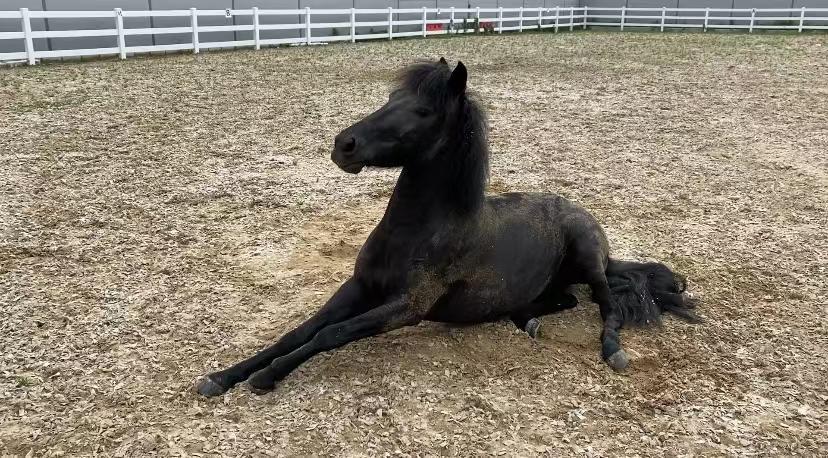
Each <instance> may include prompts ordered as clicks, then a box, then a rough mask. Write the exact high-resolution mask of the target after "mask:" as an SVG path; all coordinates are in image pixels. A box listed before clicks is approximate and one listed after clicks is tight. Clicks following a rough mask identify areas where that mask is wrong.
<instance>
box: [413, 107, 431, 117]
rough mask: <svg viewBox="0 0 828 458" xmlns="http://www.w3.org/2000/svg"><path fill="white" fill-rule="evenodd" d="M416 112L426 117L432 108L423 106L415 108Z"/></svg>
mask: <svg viewBox="0 0 828 458" xmlns="http://www.w3.org/2000/svg"><path fill="white" fill-rule="evenodd" d="M414 112H415V113H417V115H418V116H422V117H426V116H428V115H430V114H431V110H429V109H428V108H422V107H421V108H417V109H415V110H414Z"/></svg>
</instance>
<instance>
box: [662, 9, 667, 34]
mask: <svg viewBox="0 0 828 458" xmlns="http://www.w3.org/2000/svg"><path fill="white" fill-rule="evenodd" d="M666 18H667V7H666V6H662V7H661V31H662V32H663V31H664V20H665V19H666Z"/></svg>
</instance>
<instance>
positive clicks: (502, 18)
mask: <svg viewBox="0 0 828 458" xmlns="http://www.w3.org/2000/svg"><path fill="white" fill-rule="evenodd" d="M645 13H649V14H645ZM668 13H669V14H668ZM737 13H738V14H739V15H736V16H734V14H737ZM784 13H787V15H784ZM767 14H770V16H767ZM366 15H372V16H373V17H372V18H369V19H373V20H364V19H365V16H366ZM377 15H382V16H381V17H382V19H381V20H377ZM395 15H396V19H395ZM400 15H408V16H412V15H414V16H415V17H416V18H415V19H405V20H400V19H399V16H400ZM429 15H431V17H429ZM270 16H297V17H299V21H298V22H297V23H293V24H291V23H287V24H263V23H262V22H261V19H262V18H263V17H270ZM314 16H316V17H319V16H326V18H325V22H313V19H314ZM330 16H338V17H341V20H337V21H334V22H332V21H331V20H330V19H329V17H330ZM151 17H154V18H158V17H165V18H183V19H185V20H187V21H188V22H189V24H188V25H186V26H177V27H150V28H146V27H141V28H126V27H124V18H151ZM200 17H225V18H237V17H247V18H249V19H250V24H246V25H211V26H199V25H198V19H199V18H200ZM62 18H111V19H112V28H105V29H88V30H51V31H33V30H32V24H31V20H32V19H62ZM360 18H362V19H363V20H361V21H360V20H358V19H360ZM0 19H17V20H19V21H20V31H19V32H0V40H22V41H23V49H24V51H23V52H11V53H0V61H10V60H11V61H14V60H23V61H26V62H28V63H29V64H31V65H33V64H35V63H36V62H37V60H38V59H46V58H58V57H80V56H105V55H119V56H120V58H121V59H126V58H127V56H128V55H130V54H139V53H148V52H159V51H183V50H191V51H193V52H194V53H198V52H199V51H200V50H201V49H213V48H233V47H253V48H255V49H260V48H261V47H262V46H275V45H285V44H294V45H297V44H304V45H310V44H316V43H324V42H334V41H350V42H352V43H353V42H355V41H357V40H372V39H388V40H392V39H394V38H400V37H413V36H421V37H427V36H430V35H440V34H454V33H458V34H459V33H477V32H495V33H503V32H504V31H519V32H523V31H527V30H538V29H554V31H555V32H558V31H559V30H562V29H563V30H566V29H568V30H574V28H575V27H578V28H587V27H588V26H604V27H619V28H620V29H621V30H624V28H625V27H653V28H659V29H660V30H661V31H664V29H665V28H701V29H703V30H705V31H707V30H709V29H747V30H748V31H749V32H751V33H752V32H753V31H754V30H763V29H779V30H786V29H787V30H797V31H798V32H803V31H805V30H828V8H807V7H802V8H750V9H745V8H737V9H726V8H667V7H663V8H627V7H620V8H599V7H589V6H583V7H555V8H503V7H500V8H426V7H423V8H402V9H397V8H390V7H389V8H384V9H354V8H350V9H311V8H309V7H307V8H302V9H293V10H269V9H259V8H255V7H254V8H251V9H225V10H199V9H197V8H190V9H188V10H160V11H159V10H154V11H124V10H122V9H120V8H115V9H114V10H111V11H29V10H28V9H27V8H21V9H20V10H19V11H0ZM680 21H681V22H680ZM435 26H437V27H435ZM444 26H445V27H444ZM365 27H370V28H373V27H386V28H387V29H386V30H385V31H384V32H381V33H375V32H374V31H373V30H372V31H371V32H370V33H360V28H363V30H364V28H365ZM395 27H396V30H395ZM401 27H407V28H409V29H411V28H414V30H407V31H401V30H400V28H401ZM325 28H327V29H330V30H329V33H328V34H327V35H321V34H320V35H317V34H316V33H314V32H315V31H318V30H319V29H325ZM339 28H342V29H346V30H348V31H349V32H348V33H346V34H344V35H340V34H338V33H335V31H336V30H338V29H339ZM271 30H297V31H300V33H301V35H302V36H300V37H292V38H273V39H263V38H262V37H261V32H262V31H271ZM212 32H234V33H235V32H251V33H252V35H253V38H252V39H248V40H239V39H235V40H232V41H202V39H201V38H202V37H201V36H200V35H201V34H204V33H212ZM165 34H189V35H191V37H192V38H191V41H190V42H189V43H180V44H162V45H152V46H127V45H126V37H129V36H137V35H153V36H156V35H165ZM107 36H111V37H112V40H113V41H112V46H111V47H105V48H89V49H64V50H54V51H52V50H48V51H46V50H37V49H35V46H34V40H35V39H39V38H59V37H61V38H63V37H76V38H77V37H107ZM234 36H235V35H234Z"/></svg>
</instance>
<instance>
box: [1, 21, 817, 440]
mask: <svg viewBox="0 0 828 458" xmlns="http://www.w3.org/2000/svg"><path fill="white" fill-rule="evenodd" d="M441 55H444V56H446V57H447V58H448V59H449V60H450V61H451V62H454V61H456V60H457V59H461V60H463V61H464V63H466V65H467V66H468V67H469V71H470V86H471V88H472V89H473V90H474V91H476V92H477V94H478V96H479V97H480V99H482V100H483V102H484V106H485V107H486V108H487V110H488V112H489V118H490V124H491V135H490V137H491V144H492V151H493V158H492V163H493V164H492V180H491V191H492V192H500V191H505V190H519V191H523V190H526V191H530V190H531V191H553V192H558V193H561V194H563V195H565V196H567V197H569V198H571V199H573V200H576V201H578V202H580V203H582V204H583V205H584V206H586V207H587V208H589V209H590V210H591V211H593V212H594V214H595V215H596V216H597V217H598V219H599V220H601V221H602V222H603V224H604V225H605V227H606V230H607V232H608V235H609V237H610V241H611V243H612V246H613V250H614V254H615V256H618V257H622V258H631V259H658V260H662V261H664V262H666V263H668V264H670V265H671V266H673V267H675V268H677V269H678V270H680V271H682V272H683V273H685V274H687V276H688V277H689V279H690V289H691V290H692V291H693V293H694V294H695V295H696V296H697V297H699V298H700V299H701V300H702V303H701V305H700V308H699V312H700V313H701V314H702V315H703V316H704V317H705V318H706V320H707V321H706V323H705V324H703V325H695V326H694V325H690V324H686V323H684V322H681V321H679V320H676V319H672V318H667V319H666V320H665V323H664V326H663V327H662V328H661V329H627V330H624V331H623V333H622V337H623V339H624V344H625V345H626V348H627V349H628V352H629V353H630V355H631V358H632V363H631V368H630V370H629V371H628V372H627V373H624V374H616V373H613V372H612V371H611V370H610V369H609V368H608V367H607V366H606V365H605V364H604V363H603V362H602V361H601V359H600V355H599V351H600V349H599V341H598V335H599V331H600V317H599V314H598V310H597V306H595V305H594V304H592V303H590V302H588V301H587V300H583V301H582V304H581V305H580V306H579V307H578V308H577V309H575V310H572V311H568V312H565V313H561V314H558V315H555V316H550V317H546V318H544V319H543V320H542V321H543V329H542V332H543V335H542V336H541V338H540V339H539V340H537V341H533V340H531V339H529V338H528V337H527V336H526V335H525V334H523V333H521V332H518V331H516V330H515V329H514V328H513V326H512V325H511V324H510V323H506V322H500V323H491V324H486V325H480V326H473V327H465V328H456V329H452V328H449V327H446V326H444V325H440V324H434V323H427V324H422V325H420V326H417V327H414V328H408V329H403V330H399V331H396V332H393V333H390V334H387V335H383V336H380V337H376V338H371V339H367V340H363V341H360V342H357V343H354V344H351V345H348V346H347V347H346V348H344V349H341V350H338V351H335V352H331V353H326V354H322V355H319V356H317V357H315V358H314V359H313V360H311V361H310V362H309V363H308V364H306V365H304V366H302V367H301V368H300V369H299V370H297V371H296V372H294V373H293V374H291V375H290V376H289V377H288V378H287V379H286V380H284V381H283V382H282V383H280V384H279V385H278V386H277V388H276V390H275V391H274V392H272V393H270V394H267V395H264V396H257V395H254V394H252V393H251V392H249V391H248V389H247V388H246V387H245V386H244V385H241V386H239V387H238V388H237V389H235V390H232V391H231V392H230V393H228V394H227V395H225V396H223V397H219V398H215V399H203V398H201V397H199V396H197V395H196V394H195V393H194V392H193V389H192V388H193V382H194V381H195V380H196V379H197V378H198V377H199V376H200V375H202V374H204V373H206V372H209V371H212V370H215V369H216V368H219V367H223V366H226V365H228V364H231V363H233V362H235V361H237V360H239V359H240V358H243V357H245V356H247V355H250V354H251V353H253V352H255V351H257V350H258V349H260V348H261V347H263V346H264V345H266V344H268V343H269V342H272V341H274V339H277V338H278V337H279V336H280V335H282V334H283V333H285V332H286V331H288V330H289V329H290V328H291V327H292V326H295V325H297V324H298V323H300V322H301V321H302V320H303V319H304V318H306V317H308V316H309V315H310V314H311V313H312V312H313V311H314V310H315V309H316V308H317V307H318V306H319V305H320V304H321V303H322V302H323V301H324V300H325V299H326V297H327V296H328V295H329V294H330V293H331V292H332V291H333V290H334V289H335V288H336V286H337V285H338V284H339V282H341V281H342V280H343V279H344V278H346V277H347V276H348V275H349V271H350V269H351V268H352V265H353V264H352V263H353V258H354V256H355V254H356V252H357V250H358V248H359V246H360V244H361V243H362V242H363V241H364V239H365V237H366V235H367V233H368V232H369V231H370V229H371V228H372V227H373V225H374V224H375V223H376V222H377V221H378V219H379V218H380V216H381V214H382V211H383V209H384V205H385V202H386V200H387V198H388V196H389V194H390V189H391V187H392V185H393V183H394V180H395V178H396V174H397V172H396V171H386V170H369V171H367V172H363V173H362V174H360V175H358V176H351V175H347V174H345V173H344V172H341V171H339V170H338V169H337V168H336V167H335V166H334V165H333V164H332V163H331V162H330V160H329V152H330V148H331V146H332V142H333V136H334V135H335V134H336V133H337V132H338V131H339V130H340V129H342V128H344V127H346V126H347V125H349V124H350V123H351V122H353V121H355V120H357V119H358V118H360V117H361V116H362V115H364V114H366V113H368V112H369V111H371V110H373V109H374V108H376V107H378V106H379V105H380V104H382V103H383V102H384V100H385V98H386V96H387V90H388V83H389V80H390V78H391V76H392V75H393V73H394V72H395V71H396V70H397V69H398V68H400V67H401V66H403V65H405V64H407V63H410V62H412V61H414V60H416V59H420V58H432V59H433V58H437V57H439V56H441ZM826 75H828V35H805V36H795V35H742V34H738V35H737V34H680V33H670V34H667V33H665V34H656V33H651V34H646V33H628V32H625V33H623V34H622V33H617V32H616V33H609V32H607V33H602V32H586V33H584V32H581V33H574V34H559V35H553V34H524V35H503V36H486V37H466V38H452V39H428V40H419V39H417V40H395V41H394V42H391V43H387V42H376V43H362V44H356V45H350V44H345V45H335V46H328V47H312V48H310V49H306V48H287V49H284V48H283V49H269V50H263V51H260V52H254V51H236V52H225V53H208V54H202V55H198V56H192V55H184V54H182V55H171V56H155V57H142V58H134V59H130V60H127V61H125V62H118V61H107V60H103V61H93V62H83V63H63V64H49V65H39V66H36V67H32V68H13V69H5V70H0V161H1V162H0V193H2V196H1V197H0V311H1V312H2V319H0V354H1V355H2V356H1V357H0V454H4V453H6V454H11V455H20V456H23V455H35V456H39V455H44V456H59V455H66V456H76V455H106V456H147V455H152V454H157V455H163V456H169V455H193V456H214V455H227V456H271V455H273V456H288V455H322V454H326V455H327V454H333V455H343V456H365V455H464V456H472V455H495V454H496V455H509V456H535V455H549V456H562V455H563V456H568V455H575V456H606V455H632V456H664V455H667V456H690V455H705V456H708V455H740V456H751V455H777V456H778V455H801V456H818V455H822V456H825V455H826V454H828V375H827V374H828V360H827V359H826V356H827V355H826V339H828V324H826V315H827V314H828V308H827V307H826V303H828V297H826V293H825V291H826V290H825V280H826V278H828V229H826V224H827V223H828V214H827V213H826V209H828V191H826V189H828V84H826Z"/></svg>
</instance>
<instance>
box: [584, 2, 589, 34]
mask: <svg viewBox="0 0 828 458" xmlns="http://www.w3.org/2000/svg"><path fill="white" fill-rule="evenodd" d="M587 10H589V7H588V6H584V30H586V28H587V21H588V20H589V14H588V13H587Z"/></svg>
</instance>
